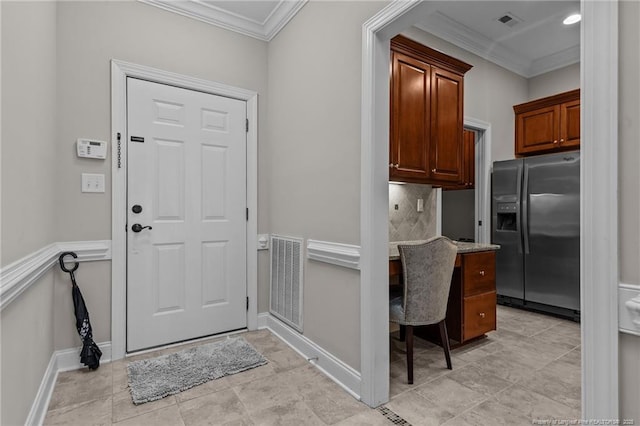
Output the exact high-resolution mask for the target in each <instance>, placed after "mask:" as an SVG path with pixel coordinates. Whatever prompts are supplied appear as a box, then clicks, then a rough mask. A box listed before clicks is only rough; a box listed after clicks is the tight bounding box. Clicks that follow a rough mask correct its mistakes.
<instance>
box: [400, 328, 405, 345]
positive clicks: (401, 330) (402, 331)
mask: <svg viewBox="0 0 640 426" xmlns="http://www.w3.org/2000/svg"><path fill="white" fill-rule="evenodd" d="M404 338H405V326H404V325H400V341H401V342H404Z"/></svg>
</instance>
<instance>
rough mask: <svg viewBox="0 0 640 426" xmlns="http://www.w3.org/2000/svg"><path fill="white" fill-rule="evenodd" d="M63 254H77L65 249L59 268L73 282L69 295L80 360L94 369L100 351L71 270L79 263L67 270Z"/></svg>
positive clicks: (100, 354) (98, 364)
mask: <svg viewBox="0 0 640 426" xmlns="http://www.w3.org/2000/svg"><path fill="white" fill-rule="evenodd" d="M65 256H73V257H74V258H75V259H77V258H78V255H77V254H75V253H74V252H72V251H67V252H64V253H62V254H61V255H60V257H59V258H58V260H59V261H60V268H62V270H63V271H64V272H68V273H69V275H71V283H72V284H73V289H72V290H71V296H72V297H73V310H74V312H75V314H76V328H77V329H78V334H80V338H81V339H82V351H81V352H80V361H82V363H83V364H84V365H86V366H87V367H89V369H90V370H95V369H96V368H98V367H100V357H101V356H102V351H101V350H100V348H99V347H98V345H96V342H94V341H93V333H92V331H91V323H90V322H89V311H87V305H86V304H85V303H84V298H83V297H82V293H81V292H80V288H79V287H78V285H77V284H76V277H75V276H74V275H73V272H74V271H75V270H76V269H78V265H79V263H78V262H77V261H76V262H75V265H74V267H73V269H71V270H69V269H67V268H66V267H65V266H64V257H65Z"/></svg>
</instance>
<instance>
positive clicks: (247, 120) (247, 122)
mask: <svg viewBox="0 0 640 426" xmlns="http://www.w3.org/2000/svg"><path fill="white" fill-rule="evenodd" d="M245 123H246V129H247V132H248V131H249V119H248V118H247V119H246V120H245Z"/></svg>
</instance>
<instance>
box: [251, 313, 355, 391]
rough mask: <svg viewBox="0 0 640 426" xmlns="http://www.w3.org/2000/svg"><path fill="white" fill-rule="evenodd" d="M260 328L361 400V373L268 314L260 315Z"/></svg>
mask: <svg viewBox="0 0 640 426" xmlns="http://www.w3.org/2000/svg"><path fill="white" fill-rule="evenodd" d="M258 328H259V329H264V328H266V329H268V330H269V331H271V332H272V333H273V334H274V335H276V336H277V337H279V338H280V339H281V340H282V341H284V342H285V343H286V344H288V345H289V346H291V347H292V348H293V349H294V350H295V351H296V352H298V353H299V354H300V355H302V356H303V357H305V358H306V359H307V360H309V362H310V363H311V364H312V365H314V366H315V367H316V368H318V369H319V370H320V371H322V372H323V373H324V374H325V375H326V376H327V377H329V378H330V379H331V380H333V381H334V382H336V383H337V384H338V385H340V386H341V387H342V388H343V389H344V390H346V391H347V392H349V393H350V394H351V395H352V396H353V397H354V398H356V399H358V400H360V382H361V379H360V373H359V372H357V371H356V370H354V369H353V368H352V367H350V366H348V365H347V364H345V363H344V362H342V361H341V360H339V359H338V358H336V357H335V356H334V355H332V354H331V353H329V352H327V351H326V350H324V349H323V348H321V347H320V346H318V345H317V344H316V343H314V342H313V341H312V340H309V339H308V338H307V337H305V336H303V335H302V334H300V333H299V332H297V331H295V330H294V329H293V328H291V327H289V326H288V325H286V324H284V323H283V322H282V321H280V320H278V319H277V318H276V317H274V316H272V315H270V314H268V313H261V314H258Z"/></svg>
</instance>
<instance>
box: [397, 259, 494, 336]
mask: <svg viewBox="0 0 640 426" xmlns="http://www.w3.org/2000/svg"><path fill="white" fill-rule="evenodd" d="M399 274H402V266H401V263H400V260H392V261H390V262H389V275H390V278H391V281H392V282H393V281H394V278H395V279H396V280H397V275H399ZM446 321H447V331H448V333H449V339H451V340H452V341H453V342H452V344H454V345H455V344H462V343H465V342H467V341H469V340H471V339H474V338H476V337H480V336H483V335H484V334H485V333H488V332H489V331H491V330H495V329H496V254H495V251H493V250H490V251H481V252H472V253H459V254H458V256H457V258H456V264H455V269H454V270H453V277H452V279H451V290H450V291H449V303H448V306H447V319H446ZM419 334H423V333H419ZM425 334H426V335H425V337H432V336H431V334H432V333H431V332H430V330H428V329H425ZM433 337H437V333H435V334H434V336H433Z"/></svg>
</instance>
